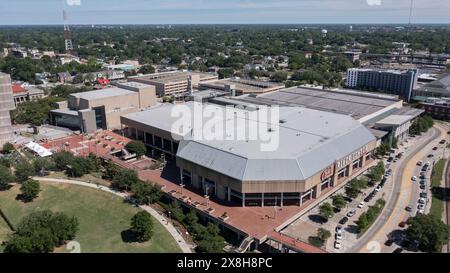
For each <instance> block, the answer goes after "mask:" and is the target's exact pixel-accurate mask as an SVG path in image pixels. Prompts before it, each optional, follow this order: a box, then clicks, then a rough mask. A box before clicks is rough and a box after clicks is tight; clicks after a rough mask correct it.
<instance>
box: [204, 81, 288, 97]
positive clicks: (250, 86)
mask: <svg viewBox="0 0 450 273" xmlns="http://www.w3.org/2000/svg"><path fill="white" fill-rule="evenodd" d="M227 86H233V87H234V89H235V92H236V93H235V94H236V95H238V96H239V95H243V94H261V93H267V92H271V91H276V90H280V89H283V88H285V86H284V84H283V83H274V82H263V81H257V80H249V79H236V78H231V79H222V80H218V81H212V82H203V83H200V84H199V89H201V90H204V89H216V90H223V91H224V90H226V89H227V88H228V87H227Z"/></svg>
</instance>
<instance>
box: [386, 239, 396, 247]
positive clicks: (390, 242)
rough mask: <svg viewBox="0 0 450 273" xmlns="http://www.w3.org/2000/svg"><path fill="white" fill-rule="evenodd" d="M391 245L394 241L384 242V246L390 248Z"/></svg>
mask: <svg viewBox="0 0 450 273" xmlns="http://www.w3.org/2000/svg"><path fill="white" fill-rule="evenodd" d="M393 243H394V240H391V239H389V240H387V241H386V242H384V245H386V246H391V245H392V244H393Z"/></svg>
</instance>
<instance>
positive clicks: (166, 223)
mask: <svg viewBox="0 0 450 273" xmlns="http://www.w3.org/2000/svg"><path fill="white" fill-rule="evenodd" d="M33 179H34V180H38V181H44V182H50V183H65V184H72V185H79V186H83V187H89V188H92V189H97V190H102V191H105V192H108V193H111V194H114V195H116V196H119V197H121V198H124V199H125V198H126V197H127V194H125V193H122V192H118V191H115V190H112V189H110V188H108V187H105V186H101V185H97V184H92V183H88V182H83V181H77V180H68V179H57V178H45V177H33ZM139 208H141V209H143V210H145V211H147V212H148V213H150V214H151V215H152V216H153V217H154V218H155V219H156V220H158V222H160V223H161V225H162V226H163V227H165V228H166V230H167V231H168V232H169V233H170V234H171V235H172V237H173V238H174V239H175V241H176V242H177V244H178V246H179V247H180V248H181V250H182V251H183V253H192V250H191V246H190V245H189V244H187V243H186V241H185V240H184V238H183V237H182V236H181V235H180V233H179V232H178V230H177V229H176V228H175V227H174V226H173V225H172V223H171V222H170V221H168V220H167V219H166V218H165V217H164V216H163V215H161V214H159V213H158V212H157V211H156V210H154V209H153V208H152V207H150V206H147V205H144V206H139Z"/></svg>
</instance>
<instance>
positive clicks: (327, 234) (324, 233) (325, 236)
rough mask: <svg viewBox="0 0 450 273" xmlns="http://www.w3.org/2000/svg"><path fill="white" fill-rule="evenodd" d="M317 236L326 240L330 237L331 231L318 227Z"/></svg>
mask: <svg viewBox="0 0 450 273" xmlns="http://www.w3.org/2000/svg"><path fill="white" fill-rule="evenodd" d="M317 237H319V238H320V239H321V240H322V241H324V242H326V241H327V240H328V239H329V238H330V237H331V232H330V231H329V230H327V229H324V228H319V229H318V230H317Z"/></svg>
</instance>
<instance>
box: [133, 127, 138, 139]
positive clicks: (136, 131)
mask: <svg viewBox="0 0 450 273" xmlns="http://www.w3.org/2000/svg"><path fill="white" fill-rule="evenodd" d="M134 131H135V133H136V136H135V138H136V139H139V136H138V129H137V128H134Z"/></svg>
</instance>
